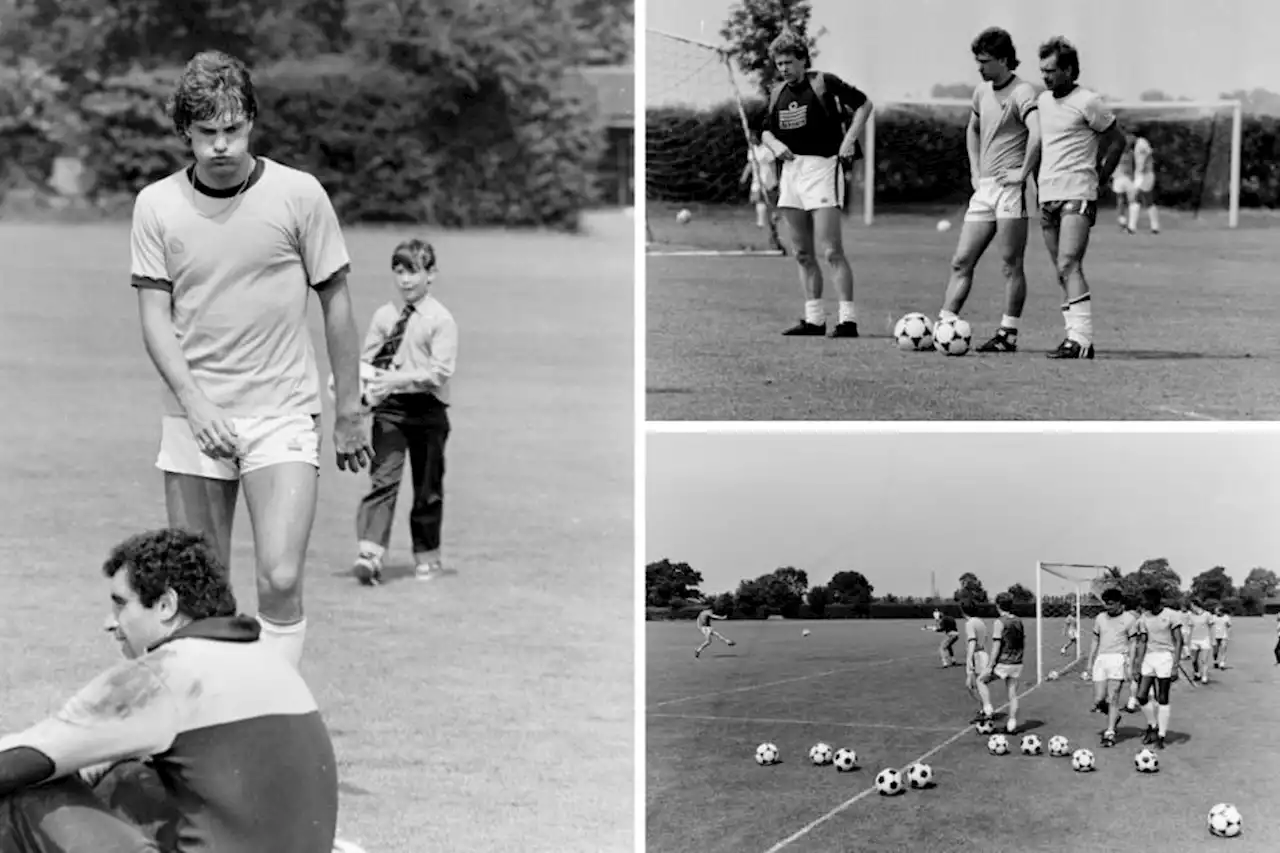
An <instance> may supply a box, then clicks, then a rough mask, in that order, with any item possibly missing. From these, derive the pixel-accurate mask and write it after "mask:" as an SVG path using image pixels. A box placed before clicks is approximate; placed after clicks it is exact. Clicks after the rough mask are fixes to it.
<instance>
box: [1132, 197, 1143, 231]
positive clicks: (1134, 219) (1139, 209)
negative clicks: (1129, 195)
mask: <svg viewBox="0 0 1280 853" xmlns="http://www.w3.org/2000/svg"><path fill="white" fill-rule="evenodd" d="M1140 213H1142V205H1140V204H1138V203H1137V202H1135V203H1133V204H1131V205H1129V230H1130V231H1137V230H1138V215H1139V214H1140Z"/></svg>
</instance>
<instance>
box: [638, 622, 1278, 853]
mask: <svg viewBox="0 0 1280 853" xmlns="http://www.w3.org/2000/svg"><path fill="white" fill-rule="evenodd" d="M920 624H921V623H917V622H906V621H894V622H888V621H886V622H811V623H797V622H793V621H785V622H783V621H769V622H738V621H730V622H723V623H720V624H719V625H717V626H716V627H717V629H718V630H720V631H721V632H722V633H723V634H725V635H726V636H728V637H729V638H730V639H733V640H735V641H736V642H737V645H735V646H734V647H731V648H728V647H725V646H724V645H722V644H719V643H717V644H716V645H714V646H712V647H711V648H710V649H708V650H707V651H706V652H704V653H703V656H702V658H701V659H700V660H695V659H694V657H693V649H694V647H695V646H696V645H697V643H698V642H699V641H700V640H701V636H700V635H699V634H698V632H697V630H696V629H695V627H694V626H693V624H692V623H666V622H652V623H648V625H647V662H646V666H647V673H646V678H647V691H646V707H647V723H646V746H645V751H646V753H647V759H646V760H647V764H646V778H647V784H646V798H647V802H646V824H647V837H648V844H647V849H648V850H649V851H650V853H664V851H673V853H674V851H688V850H698V851H702V853H766V851H768V853H776V851H781V850H786V851H788V853H835V851H847V852H848V853H854V851H856V853H881V851H884V853H888V851H904V853H905V852H906V851H910V853H966V851H979V850H980V851H984V852H985V853H990V852H991V851H1000V852H1001V853H1023V851H1045V853H1049V852H1050V851H1052V853H1068V851H1081V850H1088V851H1097V850H1113V849H1152V850H1162V851H1169V853H1193V851H1202V850H1211V849H1218V848H1219V846H1221V848H1222V849H1223V850H1231V851H1236V853H1243V851H1263V850H1273V849H1274V843H1275V838H1276V837H1277V835H1278V834H1280V814H1278V813H1277V812H1276V811H1275V809H1274V803H1275V802H1276V800H1277V798H1278V797H1280V778H1278V777H1277V776H1276V774H1275V773H1274V772H1273V767H1274V765H1275V762H1276V760H1277V758H1278V757H1280V746H1277V744H1276V740H1275V724H1276V714H1275V711H1274V699H1275V689H1276V682H1277V678H1278V676H1277V674H1276V670H1275V669H1274V668H1273V665H1272V656H1271V647H1272V645H1273V643H1274V625H1275V623H1274V620H1273V619H1270V618H1268V619H1243V618H1242V619H1237V620H1236V623H1235V627H1234V629H1233V641H1232V646H1231V651H1230V663H1231V668H1230V669H1229V670H1227V671H1225V672H1216V671H1215V673H1214V675H1212V676H1211V677H1210V684H1209V685H1207V686H1204V687H1200V688H1193V687H1190V686H1188V685H1187V684H1186V683H1185V681H1179V682H1177V683H1176V684H1175V685H1174V686H1173V694H1172V705H1173V713H1172V716H1171V720H1170V726H1169V742H1170V743H1169V747H1168V749H1166V750H1164V752H1162V753H1160V759H1161V767H1160V771H1159V772H1158V773H1156V774H1154V775H1140V774H1138V773H1137V772H1136V771H1135V770H1134V766H1133V761H1132V759H1133V756H1134V754H1135V753H1136V752H1137V751H1138V749H1139V748H1140V746H1139V744H1140V738H1141V727H1142V726H1144V725H1145V723H1143V722H1141V720H1142V717H1141V714H1137V715H1127V714H1122V715H1121V722H1120V726H1119V729H1118V735H1119V738H1120V742H1119V743H1118V744H1117V746H1116V747H1114V748H1112V749H1109V750H1108V749H1102V748H1100V747H1099V746H1098V733H1099V732H1100V731H1101V729H1102V728H1103V727H1104V725H1105V724H1104V723H1103V722H1102V718H1101V717H1099V716H1097V715H1091V714H1089V713H1088V708H1089V706H1090V704H1091V703H1092V693H1091V691H1092V688H1091V686H1090V685H1087V684H1084V683H1082V682H1080V681H1079V680H1078V679H1076V678H1070V677H1068V678H1063V679H1060V680H1058V681H1054V682H1045V683H1044V684H1043V685H1042V686H1040V687H1038V688H1036V689H1034V690H1032V691H1031V692H1029V693H1028V694H1027V695H1026V697H1025V699H1024V700H1023V701H1022V703H1021V708H1020V712H1019V723H1020V727H1021V728H1022V729H1023V730H1024V731H1033V732H1035V733H1037V734H1039V735H1040V737H1041V739H1042V740H1043V741H1045V742H1046V743H1047V742H1048V739H1049V737H1051V736H1053V735H1056V734H1062V735H1065V736H1066V737H1067V738H1068V739H1070V741H1071V743H1072V748H1073V749H1075V748H1077V747H1079V746H1084V747H1086V748H1088V749H1090V750H1092V751H1093V753H1094V755H1095V757H1096V759H1097V762H1098V764H1097V770H1096V772H1094V773H1075V772H1073V771H1072V769H1071V763H1070V759H1066V758H1062V759H1059V758H1050V757H1048V756H1047V755H1044V756H1039V757H1027V756H1023V755H1021V754H1020V753H1018V752H1017V751H1016V740H1015V742H1014V744H1013V746H1014V750H1015V751H1014V752H1013V753H1011V754H1010V755H1006V756H1001V757H996V756H992V755H990V754H988V753H987V751H986V738H985V737H982V736H979V735H977V734H976V733H975V732H974V731H973V729H972V727H969V726H967V725H966V722H967V720H968V719H969V718H970V717H971V716H972V714H973V712H974V710H975V708H976V703H974V702H973V700H971V699H969V697H968V695H967V694H966V693H965V691H964V686H963V681H964V671H963V669H961V668H958V667H957V668H952V669H946V670H944V669H941V668H940V667H939V661H938V656H937V652H936V648H937V645H938V640H939V637H938V635H937V634H934V633H932V632H922V631H920V630H918V628H919V625H920ZM1050 625H1051V627H1050V630H1051V631H1052V632H1053V633H1052V636H1053V638H1054V642H1057V641H1058V640H1059V639H1060V637H1061V629H1060V626H1059V625H1058V624H1056V623H1050ZM803 627H809V628H811V629H812V630H813V635H812V636H810V637H808V638H802V636H801V629H802V628H803ZM1029 627H1031V628H1032V631H1031V633H1032V634H1033V633H1034V628H1033V626H1029ZM1030 639H1031V637H1029V640H1030ZM1086 651H1087V648H1086ZM1055 652H1056V650H1055ZM1059 660H1065V659H1062V658H1059ZM1057 665H1061V664H1057ZM1078 666H1079V665H1077V667H1078ZM1075 671H1076V670H1073V671H1072V673H1071V674H1072V675H1074V674H1075ZM1027 672H1028V674H1029V678H1031V679H1032V680H1034V656H1031V657H1030V658H1029V661H1028V666H1027ZM993 699H994V700H995V701H996V703H997V706H998V705H999V703H1001V702H1003V701H1004V699H1003V690H1002V689H1001V688H999V687H997V688H996V689H995V691H994V695H993ZM1001 724H1002V721H1001ZM763 741H771V742H773V743H775V744H777V745H778V747H779V749H780V751H781V753H782V763H781V764H779V765H775V766H772V767H760V766H757V765H756V763H755V760H754V753H755V747H756V745H757V744H759V743H761V742H763ZM818 741H825V742H826V743H828V744H830V745H831V746H832V747H833V748H840V747H852V748H854V749H855V750H856V751H857V753H858V757H859V762H860V765H861V766H860V768H859V769H858V770H856V771H854V772H852V773H847V774H843V773H837V772H836V771H835V770H834V769H833V768H832V767H830V766H826V767H815V766H813V765H812V764H811V763H810V762H809V760H808V758H807V754H808V750H809V747H810V746H812V745H813V744H814V743H816V742H818ZM922 756H924V758H923V759H921V757H922ZM916 760H923V761H924V762H925V763H927V764H929V765H931V766H932V768H933V771H934V776H935V779H936V781H937V787H936V788H933V789H931V790H925V791H909V792H907V793H906V794H904V795H902V796H899V797H894V798H886V797H882V796H880V795H878V794H876V793H875V792H874V788H873V784H874V779H875V775H876V773H878V772H879V771H880V770H881V769H882V768H885V767H897V768H899V769H901V768H903V767H905V766H906V765H907V764H909V763H910V762H913V761H916ZM1223 801H1227V802H1234V803H1235V804H1236V805H1237V806H1238V808H1239V809H1240V810H1241V812H1242V814H1243V815H1244V821H1245V823H1244V826H1245V829H1244V834H1242V835H1241V836H1239V837H1237V838H1235V839H1230V840H1220V839H1215V838H1213V837H1212V836H1210V835H1209V834H1208V831H1207V830H1206V827H1205V823H1204V821H1205V818H1206V815H1207V814H1208V811H1209V809H1210V808H1211V807H1212V806H1213V805H1214V804H1215V803H1218V802H1223Z"/></svg>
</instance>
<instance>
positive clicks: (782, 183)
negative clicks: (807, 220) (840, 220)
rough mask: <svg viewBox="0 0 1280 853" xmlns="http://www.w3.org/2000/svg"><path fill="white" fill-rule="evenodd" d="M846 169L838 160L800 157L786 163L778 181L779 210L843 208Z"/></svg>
mask: <svg viewBox="0 0 1280 853" xmlns="http://www.w3.org/2000/svg"><path fill="white" fill-rule="evenodd" d="M844 194H845V183H844V168H843V167H842V166H841V165H840V160H839V158H837V157H814V156H811V155H808V154H797V155H796V159H794V160H784V161H783V163H782V177H781V179H780V180H779V181H778V207H790V208H795V209H798V210H818V209H820V208H823V207H834V208H837V209H840V210H843V209H844Z"/></svg>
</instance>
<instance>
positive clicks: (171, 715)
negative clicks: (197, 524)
mask: <svg viewBox="0 0 1280 853" xmlns="http://www.w3.org/2000/svg"><path fill="white" fill-rule="evenodd" d="M102 568H103V573H104V574H105V575H106V577H107V586H108V589H109V592H110V598H111V607H110V612H109V615H108V618H107V620H106V626H105V627H106V629H107V631H108V632H109V633H110V634H111V637H112V640H113V641H114V642H115V643H117V644H118V645H119V648H120V650H121V652H123V654H124V656H125V657H126V658H127V660H125V661H123V662H121V663H119V664H117V665H115V666H112V667H110V668H109V669H107V670H106V671H105V672H103V673H102V674H101V675H99V676H98V677H97V678H94V679H93V680H92V681H90V682H89V683H88V684H87V685H86V686H85V687H84V688H83V689H81V690H80V691H79V692H78V693H76V694H75V696H74V697H73V698H72V699H71V700H70V701H68V702H67V703H66V704H65V705H63V707H62V709H61V710H60V711H58V712H57V713H55V714H54V715H53V716H51V717H49V718H47V719H45V720H43V721H42V722H39V723H37V724H35V725H34V726H32V727H30V728H28V729H26V730H25V731H22V732H19V733H17V734H12V735H9V736H7V737H3V738H0V849H3V850H4V851H5V853H147V852H148V851H151V853H154V851H164V852H165V853H194V851H213V850H216V851H218V853H264V851H268V850H269V851H272V853H315V852H316V851H320V850H324V851H328V850H330V849H331V848H332V847H334V846H335V841H334V826H335V823H336V821H337V816H338V777H337V761H336V759H335V756H334V750H333V744H332V741H331V740H330V736H329V732H328V730H327V728H326V726H325V723H324V721H323V719H322V718H321V716H320V712H319V710H318V709H317V706H316V701H315V699H314V698H313V696H312V694H311V691H310V690H309V689H308V688H307V685H306V684H305V683H304V682H303V680H302V677H301V676H300V675H299V674H298V672H297V670H296V669H295V668H294V667H293V666H291V665H290V664H289V663H288V662H287V661H285V660H284V659H283V658H282V657H281V656H280V655H279V653H278V652H276V651H275V650H273V649H270V648H268V647H265V646H264V644H263V643H262V642H261V641H260V639H259V632H260V630H261V629H260V626H259V624H258V622H257V621H255V620H254V619H253V618H252V617H248V616H240V615H237V614H236V600H235V597H234V596H233V595H232V592H231V587H230V583H229V581H228V579H227V572H226V568H225V567H224V566H223V565H222V563H221V562H220V561H219V560H218V558H217V555H216V553H215V551H214V548H213V547H212V545H211V544H210V543H208V541H207V540H206V539H205V538H204V537H202V536H198V535H196V534H193V533H190V532H188V531H185V530H172V529H169V530H157V531H152V532H149V533H143V534H140V535H138V536H134V537H132V538H130V539H127V540H125V541H124V542H122V543H121V544H119V545H117V546H116V547H115V549H114V550H113V551H112V552H111V555H110V556H109V557H108V559H107V560H106V562H105V563H104V565H103V567H102Z"/></svg>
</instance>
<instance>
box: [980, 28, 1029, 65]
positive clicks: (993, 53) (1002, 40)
mask: <svg viewBox="0 0 1280 853" xmlns="http://www.w3.org/2000/svg"><path fill="white" fill-rule="evenodd" d="M969 47H970V50H972V51H973V55H974V56H977V55H978V54H981V53H985V54H987V55H988V56H990V57H991V58H992V59H1003V60H1004V62H1005V65H1006V66H1008V68H1009V70H1010V71H1013V70H1015V69H1016V68H1017V67H1018V66H1019V65H1020V64H1021V63H1019V61H1018V50H1017V48H1015V47H1014V46H1013V36H1011V35H1009V31H1008V30H1002V29H1000V27H987V28H986V29H985V30H983V31H982V32H980V33H978V37H977V38H975V39H974V40H973V44H972V45H970V46H969Z"/></svg>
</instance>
